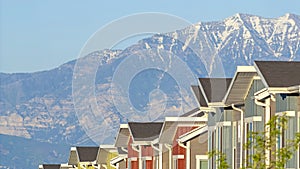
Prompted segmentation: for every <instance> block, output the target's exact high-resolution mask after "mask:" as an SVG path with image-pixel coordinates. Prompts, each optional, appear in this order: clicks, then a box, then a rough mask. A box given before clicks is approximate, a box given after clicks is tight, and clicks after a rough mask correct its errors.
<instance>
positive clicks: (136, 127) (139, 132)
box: [128, 122, 163, 141]
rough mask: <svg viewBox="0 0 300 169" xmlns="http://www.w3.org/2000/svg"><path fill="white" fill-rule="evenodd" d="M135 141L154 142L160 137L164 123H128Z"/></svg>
mask: <svg viewBox="0 0 300 169" xmlns="http://www.w3.org/2000/svg"><path fill="white" fill-rule="evenodd" d="M128 125H129V128H130V131H131V133H132V137H133V139H134V141H152V140H154V139H156V138H158V137H159V134H160V131H161V128H162V126H163V123H162V122H148V123H137V122H129V123H128Z"/></svg>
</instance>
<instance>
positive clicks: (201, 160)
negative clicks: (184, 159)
mask: <svg viewBox="0 0 300 169" xmlns="http://www.w3.org/2000/svg"><path fill="white" fill-rule="evenodd" d="M196 169H208V156H207V155H196Z"/></svg>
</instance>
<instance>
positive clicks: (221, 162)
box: [208, 150, 229, 169]
mask: <svg viewBox="0 0 300 169" xmlns="http://www.w3.org/2000/svg"><path fill="white" fill-rule="evenodd" d="M208 158H215V159H216V162H217V164H218V169H228V168H229V165H228V163H227V161H226V154H224V153H222V152H220V151H217V150H213V151H211V152H208Z"/></svg>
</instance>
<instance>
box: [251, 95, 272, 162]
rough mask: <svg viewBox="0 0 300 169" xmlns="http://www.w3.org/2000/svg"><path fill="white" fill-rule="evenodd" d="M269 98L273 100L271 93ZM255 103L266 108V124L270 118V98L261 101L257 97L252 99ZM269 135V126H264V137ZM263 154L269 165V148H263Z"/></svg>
mask: <svg viewBox="0 0 300 169" xmlns="http://www.w3.org/2000/svg"><path fill="white" fill-rule="evenodd" d="M271 99H272V100H275V98H274V96H272V95H271ZM254 102H255V104H257V105H258V106H262V107H265V108H266V110H265V111H266V112H265V124H267V123H268V122H269V121H270V119H271V107H270V105H271V103H270V99H266V102H265V103H262V102H260V101H258V100H257V98H255V99H254ZM269 137H270V128H269V127H266V138H269ZM265 154H266V165H267V166H270V155H271V150H267V149H266V150H265Z"/></svg>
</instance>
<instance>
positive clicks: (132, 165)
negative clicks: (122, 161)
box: [131, 159, 139, 169]
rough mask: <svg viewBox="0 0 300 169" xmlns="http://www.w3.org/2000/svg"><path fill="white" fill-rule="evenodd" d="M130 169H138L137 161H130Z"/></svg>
mask: <svg viewBox="0 0 300 169" xmlns="http://www.w3.org/2000/svg"><path fill="white" fill-rule="evenodd" d="M131 169H139V159H137V161H131Z"/></svg>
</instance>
